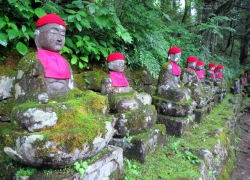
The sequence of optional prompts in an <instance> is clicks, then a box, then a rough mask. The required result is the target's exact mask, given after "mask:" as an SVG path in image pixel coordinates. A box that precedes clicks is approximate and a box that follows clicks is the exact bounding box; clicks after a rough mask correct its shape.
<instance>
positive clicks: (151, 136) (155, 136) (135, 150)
mask: <svg viewBox="0 0 250 180" xmlns="http://www.w3.org/2000/svg"><path fill="white" fill-rule="evenodd" d="M165 131H166V129H165V127H164V125H160V124H158V125H156V127H154V128H152V129H150V130H148V131H147V132H145V133H141V134H138V135H134V136H129V137H126V138H123V139H121V138H113V139H112V140H111V141H110V142H109V144H111V145H115V146H119V147H121V148H122V149H123V154H124V156H126V157H127V158H129V159H136V160H138V161H140V162H141V163H145V162H146V156H147V155H148V154H150V153H153V152H154V151H155V150H156V148H158V147H163V146H164V145H166V135H165Z"/></svg>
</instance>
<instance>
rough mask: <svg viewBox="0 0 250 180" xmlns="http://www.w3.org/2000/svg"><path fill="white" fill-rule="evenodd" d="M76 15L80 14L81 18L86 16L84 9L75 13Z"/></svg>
mask: <svg viewBox="0 0 250 180" xmlns="http://www.w3.org/2000/svg"><path fill="white" fill-rule="evenodd" d="M77 14H80V15H81V16H83V17H86V16H87V13H86V10H85V9H81V10H80V11H78V12H77Z"/></svg>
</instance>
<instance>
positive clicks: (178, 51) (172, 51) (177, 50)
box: [168, 46, 181, 54]
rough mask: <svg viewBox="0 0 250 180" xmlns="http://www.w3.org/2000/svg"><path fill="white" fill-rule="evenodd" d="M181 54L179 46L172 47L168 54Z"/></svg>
mask: <svg viewBox="0 0 250 180" xmlns="http://www.w3.org/2000/svg"><path fill="white" fill-rule="evenodd" d="M180 52H181V48H179V47H177V46H172V47H171V48H170V49H169V50H168V54H177V53H180Z"/></svg>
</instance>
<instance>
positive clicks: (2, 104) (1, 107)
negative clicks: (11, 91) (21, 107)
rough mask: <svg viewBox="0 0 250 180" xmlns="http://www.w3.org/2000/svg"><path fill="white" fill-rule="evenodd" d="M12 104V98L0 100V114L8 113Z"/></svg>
mask: <svg viewBox="0 0 250 180" xmlns="http://www.w3.org/2000/svg"><path fill="white" fill-rule="evenodd" d="M14 104H15V100H14V99H13V98H10V99H5V100H2V101H0V114H10V113H11V110H12V108H13V106H14Z"/></svg>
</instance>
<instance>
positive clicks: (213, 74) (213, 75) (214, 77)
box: [211, 71, 216, 79]
mask: <svg viewBox="0 0 250 180" xmlns="http://www.w3.org/2000/svg"><path fill="white" fill-rule="evenodd" d="M211 73H212V77H213V79H216V76H215V73H214V71H211Z"/></svg>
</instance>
